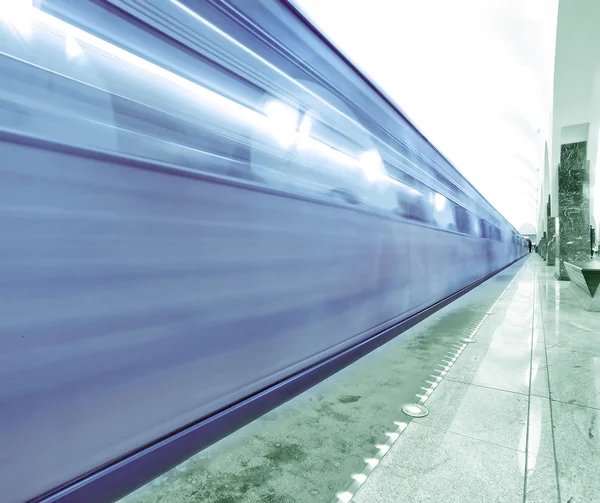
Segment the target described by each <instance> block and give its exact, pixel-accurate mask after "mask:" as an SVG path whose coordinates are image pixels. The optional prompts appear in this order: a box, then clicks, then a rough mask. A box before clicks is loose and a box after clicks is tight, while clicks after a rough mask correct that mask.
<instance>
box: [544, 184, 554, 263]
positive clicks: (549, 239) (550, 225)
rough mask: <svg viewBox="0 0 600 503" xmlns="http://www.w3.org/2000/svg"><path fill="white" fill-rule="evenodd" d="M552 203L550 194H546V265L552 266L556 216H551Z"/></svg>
mask: <svg viewBox="0 0 600 503" xmlns="http://www.w3.org/2000/svg"><path fill="white" fill-rule="evenodd" d="M551 214H552V204H551V199H550V195H548V202H547V203H546V229H547V231H546V265H548V266H554V265H555V260H554V259H555V257H556V242H555V236H556V217H551V216H550V215H551Z"/></svg>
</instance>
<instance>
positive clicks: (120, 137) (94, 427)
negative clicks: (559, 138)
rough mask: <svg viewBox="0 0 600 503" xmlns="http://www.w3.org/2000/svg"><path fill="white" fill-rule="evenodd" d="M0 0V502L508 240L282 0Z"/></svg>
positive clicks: (155, 428) (99, 455) (484, 270)
mask: <svg viewBox="0 0 600 503" xmlns="http://www.w3.org/2000/svg"><path fill="white" fill-rule="evenodd" d="M0 5H2V11H1V12H0V95H1V102H0V158H1V159H2V162H1V163H0V177H1V178H0V211H1V212H2V217H1V220H0V226H1V228H2V241H1V244H0V269H1V271H2V282H1V283H0V285H1V289H0V295H1V298H2V301H1V306H2V312H1V316H0V334H1V335H0V337H1V341H2V344H1V345H0V373H1V376H2V378H1V379H0V446H1V449H0V488H1V490H0V492H1V493H2V501H3V502H6V503H14V502H20V501H26V500H30V501H33V500H36V498H38V500H39V499H40V498H41V496H40V495H42V496H43V495H48V494H51V492H52V490H54V489H55V488H57V487H60V486H61V485H63V484H66V483H68V482H69V481H72V480H76V479H77V477H80V476H81V475H83V474H85V473H89V472H91V471H93V470H94V469H95V468H97V467H99V466H103V465H106V464H107V463H110V462H111V461H114V460H117V459H120V458H121V457H123V456H125V455H127V454H128V453H131V452H135V451H136V450H137V449H139V448H141V447H142V446H145V445H148V444H150V443H152V442H153V441H154V440H156V439H157V438H162V437H164V436H166V435H168V434H169V433H171V432H173V431H176V430H178V429H179V428H182V427H183V426H185V425H187V424H190V423H192V422H194V421H197V420H198V419H200V418H205V417H209V416H210V415H211V414H213V413H215V411H219V410H222V409H223V408H226V407H228V406H229V405H231V404H233V403H236V402H237V401H239V400H240V399H242V398H244V397H247V396H250V395H252V394H253V393H256V392H258V391H260V390H264V389H266V388H268V387H269V386H271V385H273V384H274V383H277V382H280V381H281V380H282V379H285V378H286V377H289V376H290V375H292V374H294V373H296V372H298V371H299V370H302V369H306V368H308V367H310V366H311V365H314V364H316V363H318V362H320V361H322V360H323V359H325V358H327V357H330V356H331V355H334V354H336V353H338V352H340V351H342V350H344V349H345V348H349V347H351V346H353V345H356V344H357V343H359V342H361V341H364V340H365V339H367V338H369V337H371V336H373V335H374V334H376V333H378V332H381V331H382V330H384V329H386V328H389V327H392V326H394V325H395V324H397V323H398V322H399V321H401V320H403V319H406V318H407V317H409V316H411V315H412V314H414V313H417V312H419V311H420V310H423V309H424V308H425V307H427V306H430V305H432V304H434V303H436V302H437V301H439V300H441V299H443V298H445V297H447V296H449V295H450V294H452V293H454V292H456V291H458V290H460V289H461V288H464V287H466V286H467V285H469V284H471V283H473V282H474V281H476V280H478V279H480V278H482V277H484V276H486V275H489V274H490V273H493V272H495V271H497V270H498V269H500V268H502V267H504V266H506V265H508V264H510V263H512V262H514V261H515V260H517V259H518V258H520V257H521V256H523V255H524V254H525V253H526V242H525V241H524V240H523V239H522V238H521V237H520V236H519V235H518V234H517V232H516V231H515V229H514V228H513V227H512V226H511V225H510V224H509V223H508V222H507V221H506V220H505V219H504V218H503V217H502V216H501V215H500V214H499V213H498V212H497V211H496V210H495V209H494V208H493V207H492V206H491V205H490V204H489V203H488V202H487V201H486V200H485V199H484V198H483V197H482V196H481V195H480V194H479V193H478V192H477V191H476V190H475V189H474V188H473V187H472V186H471V185H470V184H469V183H468V182H467V181H466V180H465V179H464V178H463V177H462V176H461V175H460V173H459V172H458V171H457V170H456V169H455V168H454V167H453V166H452V165H451V164H450V163H449V162H448V161H447V160H446V159H445V158H444V157H443V156H442V155H441V154H440V153H439V152H438V151H437V150H436V149H435V148H434V147H433V146H432V145H431V144H430V143H429V142H428V141H427V140H426V139H425V138H424V137H423V136H422V135H421V134H420V133H419V132H418V131H417V130H416V129H415V127H414V126H413V125H411V123H410V122H409V121H408V120H407V119H406V118H405V116H404V115H403V114H402V113H401V112H400V111H399V109H398V108H397V107H396V106H394V105H393V104H392V103H391V102H390V101H389V99H387V98H386V96H385V95H384V94H383V93H382V92H380V91H379V90H378V89H377V88H376V87H375V86H374V85H373V84H372V83H371V82H369V80H368V79H366V78H365V77H364V76H363V75H362V74H361V73H360V72H359V71H358V70H356V68H354V67H353V66H352V64H351V63H350V62H349V61H348V60H346V59H345V58H344V57H343V56H342V55H341V54H340V53H339V52H338V51H337V50H336V49H335V48H334V47H333V46H332V45H331V44H329V43H328V42H327V40H326V39H325V38H324V37H323V36H322V35H321V34H320V33H319V32H318V31H317V30H316V29H315V28H314V27H313V26H312V25H311V24H310V23H309V22H308V21H307V20H306V19H305V18H303V17H302V16H301V15H300V14H299V12H298V11H297V10H296V8H295V7H294V6H293V5H292V4H290V3H288V2H277V1H268V0H264V1H250V2H248V1H245V0H228V1H220V0H219V1H217V0H206V1H204V2H200V1H194V0H103V1H101V0H78V1H76V2H75V1H71V0H37V1H31V0H29V1H24V0H22V1H18V0H13V1H9V0H4V2H3V3H2V4H0ZM390 64H394V65H395V64H401V62H399V61H391V62H390ZM483 162H484V161H483V160H482V163H483ZM482 169H485V166H482Z"/></svg>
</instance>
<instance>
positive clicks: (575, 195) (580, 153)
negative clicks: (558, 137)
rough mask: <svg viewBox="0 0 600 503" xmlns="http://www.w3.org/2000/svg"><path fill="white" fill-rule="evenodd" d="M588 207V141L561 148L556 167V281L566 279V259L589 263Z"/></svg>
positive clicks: (567, 276)
mask: <svg viewBox="0 0 600 503" xmlns="http://www.w3.org/2000/svg"><path fill="white" fill-rule="evenodd" d="M589 206H590V200H589V163H588V161H587V142H585V141H583V142H577V143H567V144H565V145H561V147H560V164H559V165H558V217H556V218H557V219H558V223H555V228H556V236H555V239H554V242H555V245H554V250H555V257H556V266H555V267H556V270H555V275H556V277H557V278H558V279H561V280H568V279H569V275H568V274H567V271H566V269H565V265H564V262H565V260H566V261H567V262H585V261H587V260H589V255H590V253H589V249H590V231H589V225H590V216H589V215H590V209H589ZM548 224H550V222H548ZM548 229H550V225H548Z"/></svg>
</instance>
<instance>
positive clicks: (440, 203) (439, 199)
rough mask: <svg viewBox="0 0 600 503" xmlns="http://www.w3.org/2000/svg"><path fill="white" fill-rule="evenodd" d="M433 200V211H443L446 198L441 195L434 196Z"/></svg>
mask: <svg viewBox="0 0 600 503" xmlns="http://www.w3.org/2000/svg"><path fill="white" fill-rule="evenodd" d="M433 199H434V201H435V209H436V210H438V211H443V209H444V208H445V207H446V198H445V197H444V196H442V194H436V195H435V196H433Z"/></svg>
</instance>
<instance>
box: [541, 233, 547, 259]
mask: <svg viewBox="0 0 600 503" xmlns="http://www.w3.org/2000/svg"><path fill="white" fill-rule="evenodd" d="M540 255H541V256H542V258H543V259H544V260H546V231H544V235H543V236H542V247H541V253H540Z"/></svg>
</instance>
